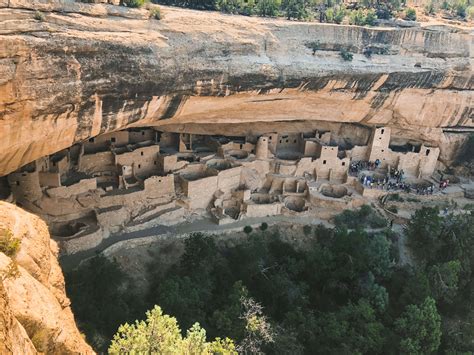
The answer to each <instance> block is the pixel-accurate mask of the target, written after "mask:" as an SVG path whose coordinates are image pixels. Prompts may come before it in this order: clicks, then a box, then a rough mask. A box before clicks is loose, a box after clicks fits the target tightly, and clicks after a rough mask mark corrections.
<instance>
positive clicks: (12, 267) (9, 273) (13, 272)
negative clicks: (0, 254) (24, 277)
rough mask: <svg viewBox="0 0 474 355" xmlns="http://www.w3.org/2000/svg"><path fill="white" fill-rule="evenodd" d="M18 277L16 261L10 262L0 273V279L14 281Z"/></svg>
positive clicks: (18, 271) (18, 270)
mask: <svg viewBox="0 0 474 355" xmlns="http://www.w3.org/2000/svg"><path fill="white" fill-rule="evenodd" d="M19 276H20V269H19V268H18V264H17V262H16V260H10V263H9V264H8V266H7V268H6V269H5V270H2V271H0V279H1V280H6V279H16V278H17V277H19Z"/></svg>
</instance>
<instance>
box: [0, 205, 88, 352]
mask: <svg viewBox="0 0 474 355" xmlns="http://www.w3.org/2000/svg"><path fill="white" fill-rule="evenodd" d="M5 230H9V231H11V232H12V235H13V238H17V239H20V240H21V246H20V250H19V252H18V255H17V256H16V257H15V261H13V259H12V258H10V257H8V256H7V255H6V254H4V253H2V252H0V353H1V354H24V355H29V354H37V353H46V354H93V351H92V349H91V348H90V347H89V346H88V345H87V344H86V342H85V341H84V339H83V337H82V336H81V334H80V333H79V331H78V329H77V328H76V324H75V322H74V317H73V314H72V312H71V309H70V307H69V304H70V302H69V299H68V298H67V296H66V292H65V290H64V278H63V275H62V271H61V268H60V267H59V263H58V260H57V253H58V250H57V246H56V242H54V241H53V240H51V238H50V236H49V233H48V228H47V226H46V224H45V223H44V222H43V221H42V220H41V219H40V218H38V217H37V216H35V215H33V214H30V213H28V212H25V211H23V210H22V209H20V208H18V207H16V206H14V205H11V204H8V203H6V202H2V201H0V232H2V233H3V232H4V231H5ZM13 264H16V265H17V272H12V269H11V267H12V265H13Z"/></svg>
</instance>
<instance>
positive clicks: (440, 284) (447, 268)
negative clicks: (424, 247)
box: [429, 260, 461, 303]
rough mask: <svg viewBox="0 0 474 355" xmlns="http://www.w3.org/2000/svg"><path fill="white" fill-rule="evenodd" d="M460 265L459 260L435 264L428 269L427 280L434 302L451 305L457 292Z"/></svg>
mask: <svg viewBox="0 0 474 355" xmlns="http://www.w3.org/2000/svg"><path fill="white" fill-rule="evenodd" d="M460 272H461V263H460V262H459V260H453V261H448V262H447V263H443V264H437V265H434V266H432V267H431V268H430V270H429V278H430V285H431V290H432V292H433V295H434V297H435V299H436V300H439V301H443V302H446V303H452V302H453V301H454V298H455V297H456V294H457V292H458V284H459V274H460Z"/></svg>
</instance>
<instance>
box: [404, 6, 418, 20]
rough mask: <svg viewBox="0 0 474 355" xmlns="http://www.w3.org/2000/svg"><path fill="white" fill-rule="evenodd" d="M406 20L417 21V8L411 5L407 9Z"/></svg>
mask: <svg viewBox="0 0 474 355" xmlns="http://www.w3.org/2000/svg"><path fill="white" fill-rule="evenodd" d="M405 20H408V21H416V11H415V9H413V8H411V7H409V8H408V9H406V10H405Z"/></svg>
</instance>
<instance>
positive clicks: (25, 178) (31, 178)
mask: <svg viewBox="0 0 474 355" xmlns="http://www.w3.org/2000/svg"><path fill="white" fill-rule="evenodd" d="M8 183H9V185H10V187H11V190H12V194H13V197H14V198H15V199H16V200H18V201H21V200H28V201H35V200H37V199H39V198H41V196H42V194H43V193H42V191H41V187H40V183H39V174H38V172H37V171H35V172H32V173H28V172H23V173H13V174H10V175H8Z"/></svg>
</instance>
